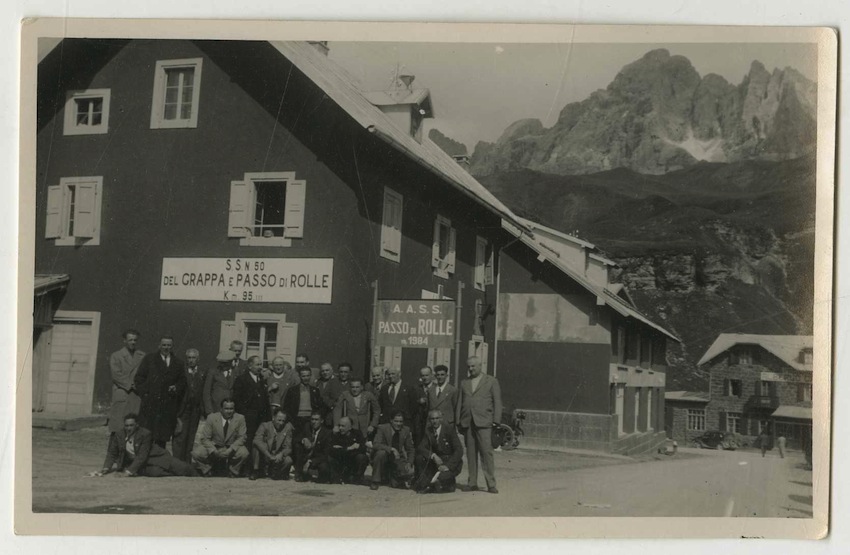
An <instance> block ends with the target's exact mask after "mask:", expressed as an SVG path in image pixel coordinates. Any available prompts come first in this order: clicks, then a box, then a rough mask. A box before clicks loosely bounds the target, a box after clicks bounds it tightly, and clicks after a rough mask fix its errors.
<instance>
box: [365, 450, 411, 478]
mask: <svg viewBox="0 0 850 555" xmlns="http://www.w3.org/2000/svg"><path fill="white" fill-rule="evenodd" d="M406 466H407V465H405V464H404V461H399V460H397V459H396V458H395V455H393V454H392V453H391V452H390V451H383V450H379V451H374V452H373V453H372V481H373V482H376V483H382V482H386V481H389V483H390V485H391V486H392V487H399V486H400V485H402V484H403V483H404V482H406V481H408V480H410V479H411V478H412V475H411V474H410V472H409V471H408V469H407V468H405V467H406Z"/></svg>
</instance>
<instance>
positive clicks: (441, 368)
mask: <svg viewBox="0 0 850 555" xmlns="http://www.w3.org/2000/svg"><path fill="white" fill-rule="evenodd" d="M428 406H429V407H430V408H431V410H438V411H440V412H441V413H442V414H443V426H448V428H449V429H450V430H454V429H455V428H456V424H455V413H457V388H456V387H455V386H453V385H452V384H450V383H449V369H448V367H447V366H446V365H444V364H438V365H437V366H435V367H434V384H433V386H432V387H431V390H430V393H429V397H428Z"/></svg>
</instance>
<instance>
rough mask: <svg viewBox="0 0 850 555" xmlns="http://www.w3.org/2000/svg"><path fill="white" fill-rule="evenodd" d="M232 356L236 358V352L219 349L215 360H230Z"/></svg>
mask: <svg viewBox="0 0 850 555" xmlns="http://www.w3.org/2000/svg"><path fill="white" fill-rule="evenodd" d="M234 358H236V353H234V352H233V351H221V352H220V353H218V355H216V357H215V360H216V362H230V361H231V360H233V359H234Z"/></svg>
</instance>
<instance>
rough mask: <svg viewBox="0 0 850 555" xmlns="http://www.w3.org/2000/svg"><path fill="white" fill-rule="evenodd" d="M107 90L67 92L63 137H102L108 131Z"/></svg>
mask: <svg viewBox="0 0 850 555" xmlns="http://www.w3.org/2000/svg"><path fill="white" fill-rule="evenodd" d="M109 97H110V90H109V89H88V90H84V91H68V93H67V97H66V100H65V126H64V130H63V132H64V134H65V135H102V134H104V133H106V132H107V131H108V129H109Z"/></svg>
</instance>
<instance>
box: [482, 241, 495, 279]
mask: <svg viewBox="0 0 850 555" xmlns="http://www.w3.org/2000/svg"><path fill="white" fill-rule="evenodd" d="M494 253H495V250H494V249H493V247H491V246H490V245H489V244H485V247H484V285H493V284H494V283H496V278H495V269H494V266H495V264H496V260H495V258H496V255H495V254H494Z"/></svg>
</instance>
